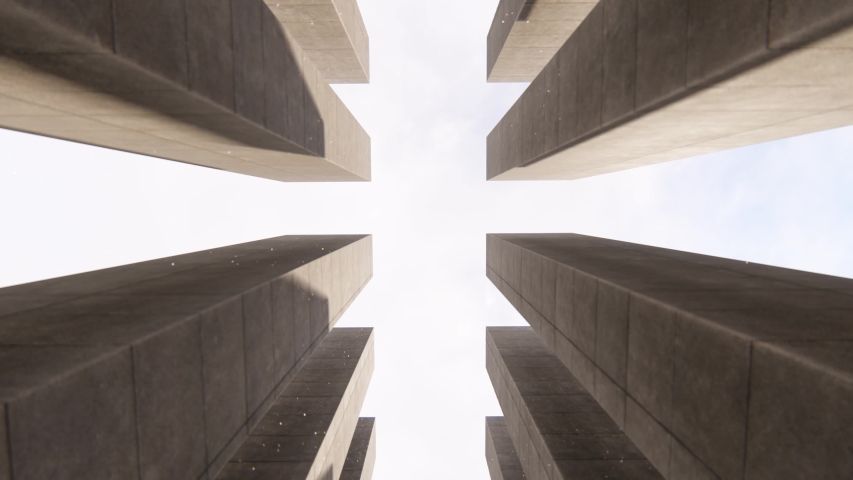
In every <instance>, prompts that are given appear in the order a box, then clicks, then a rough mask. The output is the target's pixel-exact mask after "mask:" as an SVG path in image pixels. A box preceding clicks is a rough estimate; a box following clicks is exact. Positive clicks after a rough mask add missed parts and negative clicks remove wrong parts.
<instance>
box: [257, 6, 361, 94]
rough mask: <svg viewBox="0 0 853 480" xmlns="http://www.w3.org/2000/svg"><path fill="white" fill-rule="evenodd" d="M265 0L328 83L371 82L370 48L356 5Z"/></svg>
mask: <svg viewBox="0 0 853 480" xmlns="http://www.w3.org/2000/svg"><path fill="white" fill-rule="evenodd" d="M265 1H266V4H267V6H268V7H269V9H270V10H271V11H272V12H273V13H274V14H275V16H276V18H277V19H278V20H279V22H281V24H282V25H283V26H284V27H285V28H286V29H287V30H288V31H289V32H290V33H291V34H293V36H294V38H295V39H296V41H297V42H299V44H300V45H301V46H302V48H303V49H305V53H306V55H307V56H308V58H310V59H311V61H312V62H313V63H314V64H315V65H317V69H318V70H319V72H320V73H321V75H323V76H324V77H325V78H326V81H327V82H329V83H368V82H370V45H369V39H368V36H367V30H366V29H365V27H364V20H363V19H362V17H361V12H360V11H359V8H358V2H356V1H355V0H314V1H311V2H305V1H303V0H265Z"/></svg>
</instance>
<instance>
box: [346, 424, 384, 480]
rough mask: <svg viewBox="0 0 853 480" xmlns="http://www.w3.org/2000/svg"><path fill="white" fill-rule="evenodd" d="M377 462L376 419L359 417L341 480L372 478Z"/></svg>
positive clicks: (368, 479)
mask: <svg viewBox="0 0 853 480" xmlns="http://www.w3.org/2000/svg"><path fill="white" fill-rule="evenodd" d="M375 464H376V419H375V418H373V417H365V418H359V419H358V425H357V426H356V427H355V434H354V435H353V436H352V442H351V443H350V446H349V451H348V452H347V460H346V462H344V469H343V471H342V472H341V480H370V479H371V478H373V467H374V465H375Z"/></svg>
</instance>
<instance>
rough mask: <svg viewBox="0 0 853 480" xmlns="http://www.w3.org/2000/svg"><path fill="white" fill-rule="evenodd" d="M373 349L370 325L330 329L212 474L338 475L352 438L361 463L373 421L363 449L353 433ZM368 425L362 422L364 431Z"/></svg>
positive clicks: (220, 475) (337, 476)
mask: <svg viewBox="0 0 853 480" xmlns="http://www.w3.org/2000/svg"><path fill="white" fill-rule="evenodd" d="M373 348H374V347H373V329H370V328H363V329H359V328H345V329H335V330H333V331H332V332H331V333H329V335H327V336H326V337H325V339H324V340H323V342H321V343H320V346H319V348H317V349H316V350H315V352H314V353H313V354H312V356H311V358H310V359H309V360H308V362H307V363H306V364H305V368H303V369H302V370H301V371H300V372H299V373H298V374H297V375H296V376H295V377H294V379H293V381H292V382H291V383H290V385H288V386H287V387H286V388H285V389H284V391H283V392H282V394H281V396H280V397H279V398H278V399H277V400H276V401H275V403H274V404H273V406H272V407H271V408H270V411H269V412H268V413H267V414H266V415H265V416H264V418H263V419H262V420H261V421H260V423H259V424H258V426H257V427H255V429H254V430H253V431H252V432H251V434H250V435H249V436H248V438H247V439H246V441H245V442H244V443H243V445H242V446H241V447H240V448H239V450H238V451H237V452H236V453H235V454H234V456H233V457H232V458H231V460H230V462H229V463H228V465H226V466H225V468H224V470H223V471H222V472H221V474H219V476H218V477H215V475H216V473H218V472H216V473H214V474H213V475H212V476H214V477H215V478H221V479H231V478H245V477H244V476H243V475H245V474H246V473H247V470H248V469H247V467H249V468H251V467H255V468H258V467H263V468H264V470H265V471H267V470H269V471H270V472H275V473H276V474H278V475H284V474H285V473H290V474H291V475H295V476H290V477H284V478H306V479H308V478H341V474H342V472H343V471H344V468H345V463H346V459H347V453H348V452H349V451H350V448H351V447H350V446H351V444H352V443H353V441H354V440H355V441H356V442H357V444H356V450H361V451H363V452H364V453H363V455H362V456H361V460H362V463H361V464H362V466H364V465H365V461H366V460H367V459H368V451H369V450H370V449H369V444H370V439H371V438H375V437H373V429H372V424H371V425H370V427H371V428H370V429H369V430H370V431H367V432H366V433H367V441H368V442H367V443H368V444H367V445H366V446H365V447H364V448H361V449H360V448H359V446H358V445H359V444H360V443H364V442H362V441H361V440H362V439H361V436H359V437H356V438H355V439H354V435H355V433H356V432H358V431H359V429H358V412H359V411H360V410H361V406H362V404H363V402H364V397H365V395H366V393H367V386H368V385H369V383H370V377H371V375H372V373H373V362H374V356H373V355H374V354H373ZM366 426H367V425H366V424H365V422H362V427H363V428H362V430H361V433H362V434H364V433H365V430H366V428H365V427H366ZM362 436H363V435H362ZM356 456H359V455H358V454H356V453H355V452H354V455H353V458H354V457H356ZM212 473H213V472H212ZM273 478H276V477H273ZM277 478H282V477H281V476H279V477H277Z"/></svg>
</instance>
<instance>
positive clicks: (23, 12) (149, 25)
mask: <svg viewBox="0 0 853 480" xmlns="http://www.w3.org/2000/svg"><path fill="white" fill-rule="evenodd" d="M0 128H7V129H11V130H18V131H22V132H28V133H33V134H38V135H45V136H49V137H54V138H60V139H65V140H69V141H74V142H79V143H85V144H90V145H96V146H100V147H104V148H111V149H115V150H122V151H127V152H132V153H138V154H141V155H147V156H152V157H157V158H163V159H168V160H175V161H180V162H185V163H191V164H195V165H201V166H205V167H210V168H215V169H220V170H227V171H229V172H235V173H241V174H245V175H253V176H258V177H262V178H268V179H272V180H278V181H300V182H308V181H367V180H370V137H369V136H368V135H367V133H366V132H365V131H364V129H362V128H361V126H360V125H359V124H358V122H357V121H356V120H355V118H354V117H353V116H352V114H351V113H350V112H349V110H348V109H347V108H346V106H345V105H344V104H343V103H342V102H341V100H340V99H339V98H338V97H337V95H335V93H334V91H333V90H332V88H331V87H330V86H329V84H328V83H327V82H326V80H324V78H323V76H322V75H321V74H320V73H318V70H317V67H316V66H315V65H314V63H313V62H312V61H311V59H310V58H309V56H308V55H306V54H305V52H304V51H303V49H302V47H300V45H299V43H298V42H297V41H296V40H295V39H294V37H293V36H292V35H291V34H290V33H289V32H288V31H287V30H285V29H284V28H283V27H282V25H281V24H280V22H279V20H278V19H277V18H276V17H275V15H274V14H273V13H272V11H270V9H269V8H268V7H267V6H266V5H265V4H264V3H263V0H211V1H201V0H173V1H165V0H151V1H144V2H138V1H132V0H114V1H110V0H69V1H65V2H42V1H38V2H36V1H30V0H2V1H0Z"/></svg>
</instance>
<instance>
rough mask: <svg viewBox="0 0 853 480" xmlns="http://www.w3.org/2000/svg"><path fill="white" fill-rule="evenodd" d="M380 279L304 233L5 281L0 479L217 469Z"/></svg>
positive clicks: (0, 325) (359, 259) (190, 473)
mask: <svg viewBox="0 0 853 480" xmlns="http://www.w3.org/2000/svg"><path fill="white" fill-rule="evenodd" d="M371 276H372V240H371V237H370V236H364V235H353V236H313V237H312V236H300V237H278V238H271V239H267V240H260V241H257V242H251V243H245V244H239V245H233V246H229V247H223V248H218V249H213V250H206V251H202V252H196V253H191V254H186V255H178V256H175V257H169V258H163V259H159V260H152V261H148V262H142V263H136V264H132V265H126V266H122V267H116V268H110V269H106V270H99V271H95V272H89V273H83V274H79V275H73V276H69V277H62V278H56V279H51V280H45V281H41V282H35V283H30V284H23V285H17V286H13V287H8V288H4V289H0V401H2V406H3V409H5V415H4V416H3V417H2V418H3V420H2V421H0V430H3V431H4V432H5V434H3V435H0V439H2V440H0V441H2V442H4V443H5V442H6V441H7V440H8V445H2V447H3V448H0V479H4V480H5V479H14V480H27V479H44V478H55V479H65V478H68V479H72V478H74V479H76V478H115V479H146V480H147V479H164V478H181V479H196V478H208V477H215V476H216V474H217V473H218V472H219V470H220V469H221V468H222V467H223V466H224V465H225V464H226V463H227V461H228V460H229V459H230V458H231V456H232V455H233V453H234V452H235V451H236V450H237V448H238V447H239V446H240V444H242V443H243V440H244V439H245V438H246V436H247V433H248V432H249V431H251V430H252V429H253V428H254V427H255V426H256V425H257V424H258V422H259V421H260V420H261V419H262V418H263V417H264V415H265V414H266V413H267V411H268V410H269V409H270V406H271V405H272V404H273V402H274V401H275V400H276V398H278V396H279V394H280V393H281V392H282V391H283V390H284V389H285V387H287V386H288V384H290V383H291V381H292V380H293V379H294V377H295V376H296V375H297V374H298V373H299V372H300V371H301V369H302V368H303V366H304V365H305V363H306V361H307V360H308V358H309V355H311V354H312V352H314V351H315V349H316V348H317V346H318V345H320V343H321V342H323V340H324V338H326V336H327V334H328V332H329V330H330V329H331V328H332V326H333V325H334V324H335V322H336V321H337V320H338V318H340V316H341V315H342V314H343V312H344V311H345V310H346V308H347V307H348V306H349V304H350V303H351V302H352V301H353V300H354V299H355V297H356V296H357V295H358V293H359V292H360V291H361V289H362V288H363V287H364V285H365V284H366V282H367V281H368V280H369V279H370V278H371ZM356 417H357V413H356Z"/></svg>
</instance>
